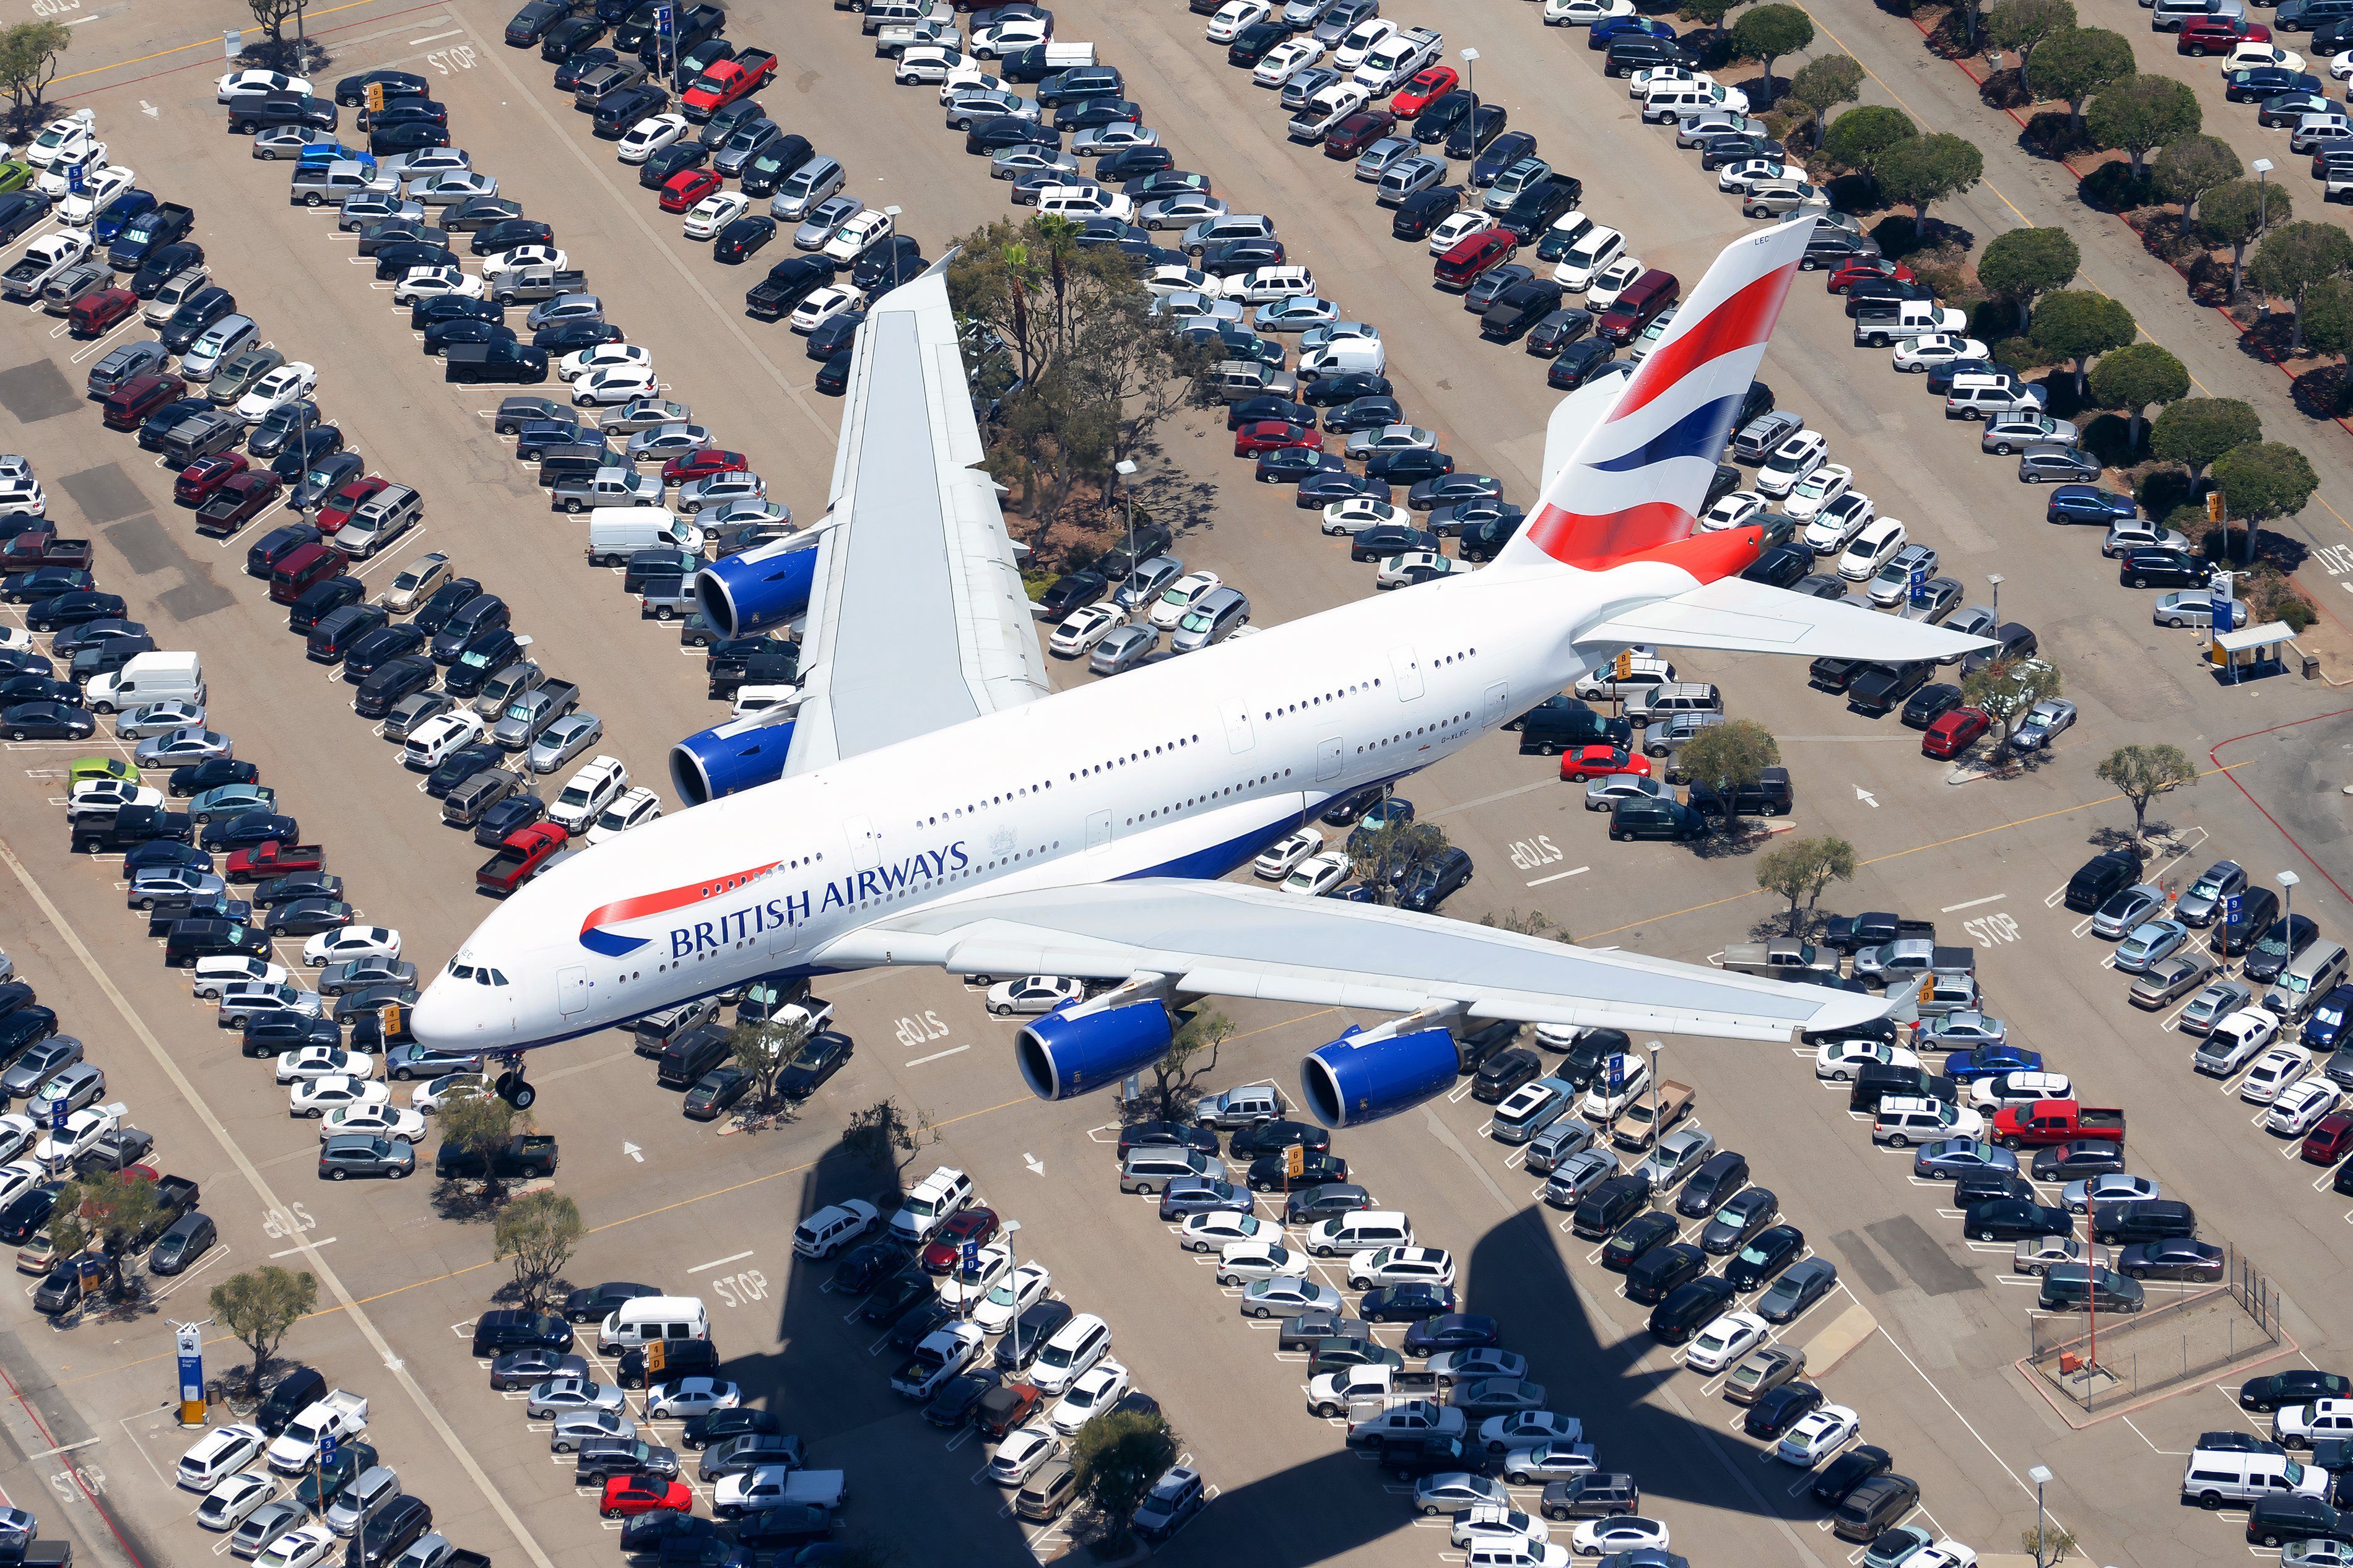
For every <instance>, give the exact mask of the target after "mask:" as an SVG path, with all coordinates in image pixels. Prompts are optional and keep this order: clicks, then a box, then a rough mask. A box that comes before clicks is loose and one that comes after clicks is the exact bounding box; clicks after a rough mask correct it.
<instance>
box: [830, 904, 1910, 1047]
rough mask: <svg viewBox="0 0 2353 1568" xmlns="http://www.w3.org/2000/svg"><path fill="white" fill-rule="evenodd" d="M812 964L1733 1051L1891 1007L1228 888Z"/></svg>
mask: <svg viewBox="0 0 2353 1568" xmlns="http://www.w3.org/2000/svg"><path fill="white" fill-rule="evenodd" d="M814 956H815V957H816V959H817V961H818V963H843V962H844V961H854V962H855V963H860V964H878V963H935V964H939V965H941V966H943V967H944V968H946V969H950V970H954V971H960V972H963V973H986V974H1029V973H1046V974H1076V975H1084V976H1088V977H1091V978H1096V979H1121V980H1124V979H1126V978H1127V977H1129V976H1130V975H1133V974H1138V973H1152V974H1165V975H1166V976H1168V977H1169V979H1170V981H1171V982H1172V983H1173V985H1174V987H1175V989H1176V990H1177V991H1180V992H1198V993H1203V994H1215V995H1221V996H1251V997H1257V998H1260V999H1261V1000H1265V1001H1274V1002H1299V1003H1307V1004H1321V1005H1329V1006H1338V1007H1362V1008H1367V1009H1374V1010H1379V1011H1390V1012H1398V1013H1412V1012H1415V1011H1418V1010H1419V1009H1421V1008H1424V1007H1427V1006H1432V1005H1440V1006H1442V1005H1451V1004H1461V1005H1463V1006H1464V1008H1465V1010H1466V1011H1467V1013H1468V1016H1471V1017H1472V1018H1514V1019H1519V1020H1521V1021H1523V1022H1528V1023H1538V1024H1566V1025H1572V1026H1579V1027H1588V1028H1589V1027H1609V1028H1619V1029H1625V1030H1627V1031H1629V1032H1633V1031H1643V1030H1647V1031H1651V1032H1653V1033H1670V1032H1671V1033H1675V1034H1684V1035H1714V1036H1720V1037H1727V1038H1732V1039H1749V1040H1794V1039H1795V1038H1796V1037H1797V1035H1798V1034H1799V1031H1801V1030H1808V1029H1829V1028H1839V1027H1844V1026H1849V1025H1852V1024H1858V1023H1862V1022H1864V1021H1865V1020H1868V1019H1872V1018H1876V1017H1879V1016H1883V1014H1885V1012H1886V1011H1887V1008H1888V1004H1887V1003H1886V1002H1884V1001H1882V1000H1881V999H1879V998H1877V997H1873V996H1863V995H1858V994H1854V993H1852V992H1847V991H1838V990H1832V989H1830V988H1828V987H1824V986H1815V985H1790V984H1782V983H1781V982H1778V981H1772V980H1761V979H1753V978H1750V977H1749V976H1746V975H1741V974H1729V973H1725V972H1723V971H1721V970H1715V969H1706V968H1702V967H1700V966H1697V965H1694V964H1688V963H1671V962H1668V961H1666V960H1664V959H1655V958H1645V957H1641V956H1640V955H1638V954H1635V953H1629V952H1596V951H1594V950H1592V949H1589V948H1581V947H1574V946H1570V945H1568V944H1567V943H1565V942H1552V941H1547V940H1546V939H1543V938H1540V937H1530V936H1521V935H1518V934H1516V933H1514V932H1512V931H1497V930H1494V929H1493V928H1492V927H1487V926H1476V925H1468V924H1465V923H1463V922H1462V921H1451V920H1446V919H1444V918H1442V917H1440V916H1437V915H1423V914H1414V913H1410V912H1409V911H1407V910H1391V909H1383V908H1380V907H1378V906H1376V905H1370V904H1352V903H1345V902H1342V901H1339V900H1331V899H1303V898H1300V897H1298V896H1297V895H1295V894H1289V893H1280V892H1276V891H1273V890H1271V889H1263V888H1253V887H1246V886H1243V885H1240V884H1239V883H1233V882H1197V881H1184V880H1176V879H1158V878H1150V879H1135V880H1132V881H1119V882H1104V883H1098V884H1094V885H1091V886H1085V887H1076V888H1060V889H1044V890H1039V891H1035V892H1026V893H1004V894H997V895H985V896H982V897H979V898H976V899H973V900H969V901H966V902H962V903H957V904H952V905H944V906H935V907H934V908H932V909H929V910H913V911H910V912H909V913H907V914H904V915H901V916H897V917H894V918H892V919H890V920H886V921H881V922H878V923H877V924H875V925H872V926H869V927H867V928H865V929H864V930H861V931H855V932H852V933H851V934H849V936H847V937H844V938H843V939H842V940H841V941H839V942H835V943H833V944H831V945H830V946H828V948H827V949H826V950H825V951H824V952H820V953H818V954H816V955H814Z"/></svg>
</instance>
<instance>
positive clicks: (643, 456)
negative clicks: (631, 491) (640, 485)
mask: <svg viewBox="0 0 2353 1568" xmlns="http://www.w3.org/2000/svg"><path fill="white" fill-rule="evenodd" d="M607 428H610V427H609V426H607ZM716 439H717V437H714V436H712V433H711V428H710V426H705V425H691V424H688V423H687V422H685V421H683V420H677V421H673V422H671V423H670V424H668V425H657V426H653V427H652V428H651V429H644V430H639V431H638V432H637V433H636V434H634V435H632V436H631V437H629V447H628V453H629V461H631V462H632V463H642V462H644V461H646V460H647V459H648V458H659V459H660V460H663V461H668V460H669V459H670V458H675V457H677V456H678V455H679V454H680V453H681V452H692V451H698V450H700V449H701V448H702V447H708V446H710V445H711V444H712V442H713V441H714V440H716Z"/></svg>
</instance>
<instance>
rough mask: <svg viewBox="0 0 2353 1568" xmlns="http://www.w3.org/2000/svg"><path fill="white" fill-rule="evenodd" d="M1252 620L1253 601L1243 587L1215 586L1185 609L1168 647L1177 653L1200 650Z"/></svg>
mask: <svg viewBox="0 0 2353 1568" xmlns="http://www.w3.org/2000/svg"><path fill="white" fill-rule="evenodd" d="M1249 622H1250V600H1249V598H1248V597H1247V596H1246V595H1244V594H1243V593H1242V591H1241V590H1240V588H1212V589H1210V590H1209V592H1208V593H1207V594H1205V595H1202V596H1201V598H1200V600H1199V601H1198V603H1197V604H1195V605H1194V606H1193V607H1192V608H1191V609H1189V610H1187V612H1185V617H1184V619H1182V620H1180V621H1178V622H1177V623H1176V635H1175V636H1174V637H1170V638H1169V640H1168V646H1169V647H1170V649H1171V650H1173V651H1175V652H1176V653H1198V652H1199V651H1200V650H1201V649H1203V648H1205V647H1209V646H1210V645H1211V644H1212V643H1219V642H1223V641H1224V640H1225V639H1226V638H1227V637H1229V636H1231V635H1232V634H1233V633H1234V632H1235V631H1236V630H1238V629H1239V628H1240V627H1241V626H1246V625H1248V624H1249Z"/></svg>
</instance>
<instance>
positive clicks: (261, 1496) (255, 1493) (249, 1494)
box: [196, 1470, 278, 1530]
mask: <svg viewBox="0 0 2353 1568" xmlns="http://www.w3.org/2000/svg"><path fill="white" fill-rule="evenodd" d="M277 1496H278V1483H277V1482H276V1481H273V1480H271V1479H269V1477H268V1476H264V1475H258V1474H256V1473H255V1472H253V1471H251V1470H239V1471H237V1474H235V1475H233V1476H230V1477H227V1479H224V1480H223V1481H222V1482H221V1483H220V1484H219V1485H218V1486H216V1487H215V1488H213V1489H212V1495H211V1496H209V1497H207V1498H206V1499H205V1500H204V1505H203V1506H202V1507H200V1508H198V1509H197V1510H196V1523H197V1524H198V1525H199V1526H201V1527H202V1528H204V1529H206V1530H235V1529H236V1528H237V1526H238V1525H240V1524H243V1523H244V1522H245V1521H246V1516H247V1515H248V1514H250V1513H251V1512H252V1511H253V1510H255V1509H258V1508H259V1507H260V1506H261V1505H262V1504H263V1503H266V1502H269V1501H270V1500H273V1499H275V1498H276V1497H277Z"/></svg>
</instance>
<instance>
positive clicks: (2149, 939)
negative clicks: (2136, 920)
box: [2116, 921, 2189, 974]
mask: <svg viewBox="0 0 2353 1568" xmlns="http://www.w3.org/2000/svg"><path fill="white" fill-rule="evenodd" d="M2187 942H2189V927H2188V926H2186V925H2183V924H2182V923H2181V922H2180V921H2142V922H2141V923H2140V924H2138V925H2137V926H2135V927H2133V929H2132V930H2131V931H2129V932H2127V933H2126V936H2125V939H2124V941H2122V942H2118V943H2117V944H2116V967H2117V968H2118V969H2120V970H2122V971H2124V972H2125V973H2126V974H2143V973H2147V971H2148V969H2149V966H2150V965H2152V964H2154V963H2158V962H2159V961H2161V960H2164V959H2167V958H2170V957H2172V956H2173V954H2174V953H2176V952H2179V951H2180V949H2181V948H2182V946H2183V945H2184V944H2185V943H2187Z"/></svg>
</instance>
